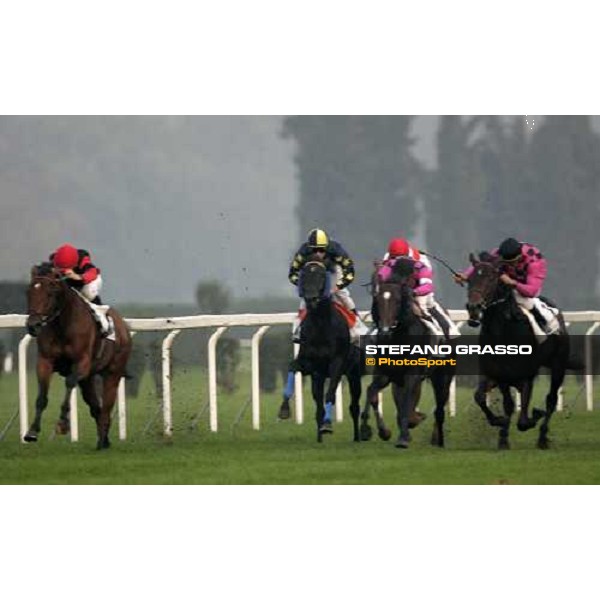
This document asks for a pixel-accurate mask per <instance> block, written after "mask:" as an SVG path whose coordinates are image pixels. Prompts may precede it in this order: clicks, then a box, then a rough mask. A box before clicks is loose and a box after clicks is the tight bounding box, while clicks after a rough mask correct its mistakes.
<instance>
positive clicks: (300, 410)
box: [294, 344, 304, 425]
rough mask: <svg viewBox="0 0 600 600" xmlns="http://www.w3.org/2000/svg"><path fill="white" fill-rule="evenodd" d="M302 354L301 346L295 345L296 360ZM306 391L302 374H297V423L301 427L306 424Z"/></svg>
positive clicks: (295, 387)
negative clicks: (303, 386)
mask: <svg viewBox="0 0 600 600" xmlns="http://www.w3.org/2000/svg"><path fill="white" fill-rule="evenodd" d="M298 352H300V344H294V358H296V357H297V356H298ZM303 395H304V390H303V389H302V373H296V375H295V376H294V398H295V401H296V410H295V413H296V423H298V425H301V424H302V423H304V398H303Z"/></svg>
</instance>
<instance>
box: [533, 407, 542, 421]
mask: <svg viewBox="0 0 600 600" xmlns="http://www.w3.org/2000/svg"><path fill="white" fill-rule="evenodd" d="M531 416H532V418H533V420H534V421H536V422H537V421H539V420H540V419H543V418H544V417H545V416H546V411H545V410H541V409H539V408H534V409H533V410H532V411H531Z"/></svg>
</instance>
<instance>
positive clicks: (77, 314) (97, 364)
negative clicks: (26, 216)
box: [24, 263, 131, 449]
mask: <svg viewBox="0 0 600 600" xmlns="http://www.w3.org/2000/svg"><path fill="white" fill-rule="evenodd" d="M27 304H28V317H27V331H28V332H29V334H30V335H32V336H33V337H35V338H36V339H37V347H38V358H37V378H38V396H37V400H36V409H35V418H34V420H33V422H32V424H31V426H30V428H29V431H28V432H27V433H26V434H25V438H24V439H25V441H27V442H35V441H37V439H38V435H39V433H40V430H41V419H42V413H43V412H44V410H45V409H46V406H47V405H48V389H49V387H50V379H51V377H52V374H53V373H54V372H55V371H56V372H58V373H59V374H60V375H62V376H63V377H64V378H65V382H66V392H65V399H64V402H63V404H62V408H61V414H60V418H59V421H58V423H57V425H56V431H57V433H62V434H64V433H67V432H68V431H69V429H70V422H69V398H70V395H71V392H72V390H73V388H75V387H76V386H77V385H79V388H80V389H81V394H82V396H83V399H84V401H85V402H86V404H87V405H88V406H89V408H90V414H91V415H92V417H93V418H94V420H95V421H96V426H97V431H98V444H97V448H98V449H104V448H108V447H109V446H110V442H109V439H108V432H109V429H110V422H111V411H112V409H113V406H114V404H115V400H116V397H117V388H118V385H119V381H120V380H121V377H123V376H124V375H125V367H126V365H127V360H128V358H129V354H130V352H131V336H130V334H129V331H128V329H127V326H126V325H125V322H124V321H123V319H122V318H121V316H120V315H119V314H118V313H117V312H116V311H115V310H114V309H112V308H111V309H110V310H109V311H108V315H107V316H110V317H112V319H113V322H114V328H115V341H112V340H108V339H105V338H103V337H102V336H101V334H100V332H99V331H98V325H97V324H96V320H95V318H94V316H93V314H92V309H91V308H90V307H89V306H88V304H87V302H86V301H85V300H84V299H83V298H82V297H81V296H80V295H79V294H78V293H77V292H76V291H75V290H74V289H72V288H71V287H70V286H69V285H68V284H67V283H66V282H65V280H64V278H63V277H62V276H61V274H60V273H59V272H58V271H57V270H56V269H55V268H54V267H53V266H52V265H51V264H50V263H43V264H42V265H39V266H35V267H33V268H32V270H31V283H30V285H29V288H28V290H27ZM96 375H99V376H100V377H101V378H102V402H100V401H99V399H98V396H97V393H96V386H95V381H94V379H95V376H96Z"/></svg>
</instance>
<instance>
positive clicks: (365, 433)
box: [360, 423, 373, 442]
mask: <svg viewBox="0 0 600 600" xmlns="http://www.w3.org/2000/svg"><path fill="white" fill-rule="evenodd" d="M372 437H373V428H372V427H371V426H370V425H366V424H364V423H363V424H362V425H361V426H360V439H361V440H362V441H363V442H368V441H369V440H370V439H371V438H372Z"/></svg>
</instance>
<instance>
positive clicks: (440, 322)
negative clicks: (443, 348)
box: [429, 306, 450, 340]
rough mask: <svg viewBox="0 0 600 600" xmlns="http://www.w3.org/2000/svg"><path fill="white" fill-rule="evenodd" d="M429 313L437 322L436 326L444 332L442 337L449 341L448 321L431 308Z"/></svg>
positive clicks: (435, 309) (434, 308)
mask: <svg viewBox="0 0 600 600" xmlns="http://www.w3.org/2000/svg"><path fill="white" fill-rule="evenodd" d="M429 312H430V313H431V314H432V315H433V318H434V319H435V320H436V321H437V323H438V325H439V326H440V327H441V328H442V331H443V332H444V337H445V338H446V339H447V340H449V339H450V327H449V326H448V321H446V319H444V317H443V315H441V314H440V311H439V310H438V309H437V308H436V307H435V306H433V307H432V308H430V309H429Z"/></svg>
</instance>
